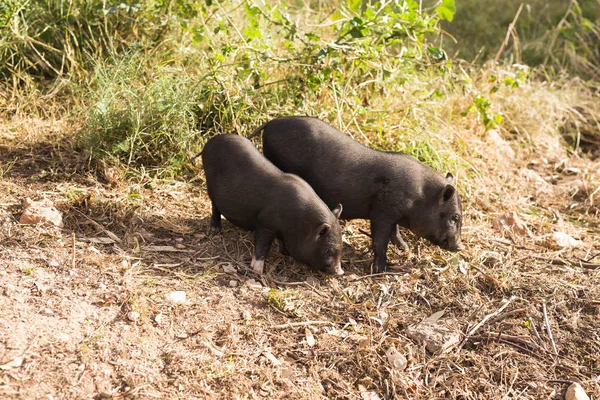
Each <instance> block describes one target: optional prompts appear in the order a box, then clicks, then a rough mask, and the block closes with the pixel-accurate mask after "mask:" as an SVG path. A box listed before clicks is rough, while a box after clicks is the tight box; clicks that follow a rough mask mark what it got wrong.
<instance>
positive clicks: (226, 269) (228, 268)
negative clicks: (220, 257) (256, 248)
mask: <svg viewBox="0 0 600 400" xmlns="http://www.w3.org/2000/svg"><path fill="white" fill-rule="evenodd" d="M223 272H225V273H226V274H235V273H237V270H236V269H235V267H234V266H233V265H231V264H229V263H227V264H223Z"/></svg>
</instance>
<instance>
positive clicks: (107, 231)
mask: <svg viewBox="0 0 600 400" xmlns="http://www.w3.org/2000/svg"><path fill="white" fill-rule="evenodd" d="M73 210H75V211H76V212H77V213H79V214H80V215H81V216H82V217H83V218H85V219H87V220H88V221H89V222H90V223H91V224H92V225H94V226H95V227H96V228H98V229H99V230H101V231H102V232H104V233H106V235H107V236H108V237H109V238H111V239H112V240H114V241H115V242H119V243H121V242H122V240H121V238H119V237H118V236H117V235H115V234H114V233H112V232H111V231H109V230H108V229H106V228H105V227H104V226H102V224H100V223H98V222H96V221H94V220H93V219H91V218H90V217H88V216H87V215H85V214H84V213H82V212H81V211H79V210H78V209H76V208H73Z"/></svg>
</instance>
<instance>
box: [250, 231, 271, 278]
mask: <svg viewBox="0 0 600 400" xmlns="http://www.w3.org/2000/svg"><path fill="white" fill-rule="evenodd" d="M273 239H275V234H274V233H273V232H271V231H269V230H268V229H264V228H257V229H256V231H255V232H254V257H252V262H251V263H250V266H251V267H252V269H253V270H254V272H258V273H259V274H262V273H263V268H264V266H265V257H267V253H268V252H269V249H270V248H271V243H272V242H273Z"/></svg>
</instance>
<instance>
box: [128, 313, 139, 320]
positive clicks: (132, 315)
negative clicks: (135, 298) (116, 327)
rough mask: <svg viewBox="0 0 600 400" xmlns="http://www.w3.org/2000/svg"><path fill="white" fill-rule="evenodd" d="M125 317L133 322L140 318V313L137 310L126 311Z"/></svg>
mask: <svg viewBox="0 0 600 400" xmlns="http://www.w3.org/2000/svg"><path fill="white" fill-rule="evenodd" d="M127 318H128V319H129V320H130V321H132V322H135V321H137V320H138V319H140V313H139V312H137V311H130V312H128V313H127Z"/></svg>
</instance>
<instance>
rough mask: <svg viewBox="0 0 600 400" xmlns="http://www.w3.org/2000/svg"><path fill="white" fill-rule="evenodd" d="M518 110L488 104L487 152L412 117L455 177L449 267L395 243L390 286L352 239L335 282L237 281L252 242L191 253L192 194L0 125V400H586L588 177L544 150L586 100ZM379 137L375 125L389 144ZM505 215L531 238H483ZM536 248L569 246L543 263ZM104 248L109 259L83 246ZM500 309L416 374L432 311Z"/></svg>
mask: <svg viewBox="0 0 600 400" xmlns="http://www.w3.org/2000/svg"><path fill="white" fill-rule="evenodd" d="M481 81H484V79H482V80H481ZM536 85H537V86H536ZM523 90H525V91H527V94H526V95H523V94H522V95H521V96H520V97H518V98H517V97H513V95H511V94H510V93H509V92H507V93H502V92H498V93H497V94H495V97H494V99H493V101H494V104H495V105H497V107H499V108H500V109H501V110H502V112H503V113H504V115H505V119H506V120H507V121H509V122H508V123H507V124H505V125H504V126H509V127H510V128H508V129H506V130H505V129H500V130H499V131H498V135H494V134H490V133H485V132H484V131H483V130H482V129H480V128H479V124H478V123H477V122H476V116H475V115H474V114H470V115H469V116H467V117H466V118H465V119H463V120H461V123H460V125H459V124H458V122H457V117H456V116H452V115H451V113H450V110H449V108H444V104H441V105H440V104H433V105H432V106H431V107H430V108H427V107H423V109H424V110H425V111H423V112H424V114H423V116H422V120H423V121H425V120H428V119H429V120H430V121H431V120H437V121H442V122H444V121H445V122H444V123H440V124H439V126H440V130H439V131H438V132H437V133H436V134H435V135H434V136H433V140H434V141H435V143H438V144H439V147H438V148H440V149H445V150H444V151H449V152H453V154H455V155H456V158H457V159H458V160H459V161H458V162H457V163H456V165H457V166H458V168H459V172H460V173H461V175H459V176H460V178H461V179H460V181H459V182H460V188H461V190H462V192H463V209H464V210H465V218H466V224H465V225H466V226H465V227H464V231H463V238H464V240H465V244H466V246H467V250H466V251H465V252H463V253H461V254H451V253H447V252H444V251H442V250H440V249H438V248H435V247H433V246H430V245H429V244H427V243H425V242H424V241H421V240H418V239H415V238H414V237H413V236H411V235H408V236H409V242H410V244H411V248H412V250H413V251H412V253H411V254H404V253H401V252H399V251H398V250H396V249H393V248H392V249H390V250H389V254H388V256H389V258H390V259H391V260H392V261H393V262H394V263H396V264H397V266H398V267H397V269H395V270H394V271H392V272H393V273H391V274H385V275H379V276H368V275H369V274H370V263H371V258H372V254H371V253H370V240H369V238H368V237H366V236H365V235H364V234H362V233H361V232H360V229H363V230H368V224H367V223H365V222H364V221H352V222H349V223H345V224H344V229H343V234H344V243H345V249H344V256H343V264H344V269H345V270H346V275H344V276H342V277H329V276H325V275H320V274H318V273H315V272H312V271H310V270H309V269H307V268H306V267H304V266H302V265H300V264H298V263H296V262H294V261H293V260H291V259H289V258H286V257H284V256H281V255H279V254H278V253H276V252H275V251H272V252H271V253H270V255H269V257H268V259H267V268H266V274H265V275H264V276H257V275H255V274H254V273H253V272H252V271H251V270H250V269H249V268H248V261H249V259H250V257H251V254H252V236H251V234H250V233H247V232H243V231H241V230H239V229H237V228H235V227H233V226H232V225H231V224H229V223H227V222H226V223H225V224H224V230H223V233H222V234H220V235H218V236H216V237H206V236H205V235H204V233H206V232H207V231H208V220H209V216H210V204H209V202H208V199H207V196H206V193H205V190H204V187H203V184H202V179H198V180H197V181H196V182H194V183H186V182H179V181H157V180H153V179H151V178H149V177H147V176H144V175H142V174H137V175H135V176H134V177H132V178H130V179H127V180H125V179H124V178H123V176H124V175H125V172H127V171H120V170H118V169H116V170H114V169H112V170H107V169H98V170H96V169H93V170H91V169H90V168H89V166H88V165H87V164H86V159H85V158H84V157H82V156H81V155H80V153H79V152H78V151H77V150H76V149H74V148H73V147H72V146H71V145H70V143H71V142H70V140H69V138H70V134H71V133H72V130H73V127H72V126H70V125H69V124H68V123H65V122H63V121H47V120H33V119H32V120H24V119H15V120H10V121H5V124H4V127H3V128H1V131H0V150H1V154H2V158H1V159H0V174H1V177H2V179H1V180H0V188H1V190H0V237H1V241H0V265H1V268H0V274H1V278H0V309H1V310H2V318H0V368H2V369H0V394H1V395H2V397H3V398H45V397H47V398H74V399H75V398H77V399H80V398H121V397H131V398H223V399H230V398H240V399H242V398H262V397H267V398H297V399H305V398H350V399H357V398H361V396H362V398H375V397H368V396H370V394H368V393H366V392H374V393H377V395H378V396H379V398H414V399H431V398H459V399H501V398H511V397H518V398H522V399H539V398H560V396H561V394H562V392H563V390H564V389H565V388H566V384H565V383H564V382H563V381H570V380H577V381H580V382H581V383H582V385H583V387H584V388H585V389H586V391H587V393H588V394H590V395H592V396H593V397H599V396H600V382H599V381H598V376H599V375H600V358H599V356H598V354H600V322H599V321H600V318H599V314H600V297H599V295H598V292H597V288H598V287H599V285H600V263H599V261H598V254H599V252H600V244H599V242H598V238H599V237H600V227H599V222H600V217H599V214H598V213H599V208H598V199H597V197H598V193H599V192H598V188H599V187H600V163H599V162H598V161H591V160H590V159H588V158H580V157H578V156H576V155H569V154H568V153H567V152H566V151H565V150H564V147H563V145H562V143H561V141H560V139H559V138H558V133H557V132H558V129H559V127H560V126H564V125H567V124H568V123H569V121H573V120H576V119H577V118H579V117H578V116H577V114H575V113H573V111H572V110H574V109H575V108H574V107H575V106H577V105H581V104H584V103H585V100H586V99H589V97H586V95H585V93H584V95H582V94H581V93H582V92H581V91H579V92H578V91H575V90H574V89H573V90H570V89H569V88H567V87H563V88H560V90H559V89H555V88H551V87H547V86H543V85H541V84H535V85H534V84H532V86H531V87H527V88H523ZM514 96H516V95H514ZM578 96H583V97H581V98H578ZM524 99H527V101H529V102H530V104H527V105H521V104H520V103H519V102H520V101H523V100H524ZM461 102H464V103H466V102H467V100H465V99H464V98H460V97H455V98H451V99H449V100H448V103H447V104H446V105H448V104H450V103H454V104H455V105H456V104H458V106H457V107H456V108H460V104H461ZM585 104H587V105H586V107H587V108H586V110H588V112H590V114H589V115H595V116H596V117H597V116H598V114H597V112H598V109H597V108H596V109H595V110H594V109H593V107H594V105H593V103H589V104H588V103H585ZM590 104H591V105H590ZM595 107H597V105H596V106H595ZM541 111H543V112H541ZM428 113H429V114H428ZM396 118H397V121H394V120H391V121H390V124H391V125H393V126H398V127H402V121H403V119H402V116H401V115H400V114H398V116H396ZM347 123H348V130H350V131H352V133H353V134H355V137H357V138H360V133H359V132H358V131H357V130H356V129H354V128H355V126H354V125H352V124H351V123H350V122H347ZM424 126H425V125H423V127H422V129H425V128H424ZM459 126H462V127H463V128H462V129H459V128H458V127H459ZM389 129H391V128H389ZM417 129H419V128H417ZM515 132H516V133H515ZM363 133H364V134H365V135H370V133H369V132H368V130H366V129H365V132H363ZM386 133H389V131H386ZM368 138H369V140H372V141H373V142H377V140H378V139H377V138H376V137H373V136H368ZM361 140H362V139H361ZM575 168H577V169H575ZM199 173H200V172H199ZM200 174H201V173H200ZM25 197H31V198H33V199H41V198H47V199H50V200H52V201H53V202H54V204H55V205H56V206H57V207H58V208H59V209H60V210H61V212H62V213H63V217H64V221H65V227H64V229H58V228H53V227H46V226H23V225H19V224H18V223H17V221H18V217H19V215H20V212H21V208H20V203H21V200H22V199H23V198H25ZM507 211H514V212H515V213H516V214H517V215H518V216H519V217H520V218H521V219H522V220H523V221H524V222H525V223H526V225H527V228H528V229H529V231H530V233H531V234H530V235H518V234H516V233H514V232H512V231H498V230H495V229H494V228H493V226H492V222H493V221H494V220H495V219H496V218H497V217H498V216H500V215H502V214H504V213H505V212H507ZM553 232H566V233H568V234H570V235H572V236H573V237H575V238H577V239H581V240H582V241H583V242H584V246H583V247H581V248H577V249H560V248H557V247H555V246H554V245H553V244H552V240H551V236H552V233H553ZM110 237H113V238H114V237H116V238H117V241H116V242H114V243H109V244H97V243H91V242H90V240H95V239H96V238H110ZM151 246H171V250H178V251H164V248H163V251H152V249H153V247H151ZM154 249H156V247H154ZM580 261H584V262H585V263H584V264H581V263H580ZM232 268H234V270H233V269H232ZM225 271H227V272H225ZM251 279H252V280H255V281H257V282H260V284H261V286H260V287H257V286H256V285H254V286H249V285H248V281H249V280H251ZM175 290H184V291H186V293H187V298H188V301H187V303H186V304H182V305H176V306H175V305H172V304H170V303H169V302H168V301H167V300H166V298H165V296H166V295H167V294H169V293H170V292H172V291H175ZM510 298H512V301H511V303H510V304H509V305H508V306H507V307H506V309H504V310H503V311H502V312H500V313H499V314H498V315H497V316H495V317H493V318H491V319H490V320H488V321H487V322H486V323H484V324H483V325H482V326H481V327H480V328H479V329H478V330H476V331H475V332H474V333H473V334H472V336H470V337H469V338H468V340H466V342H465V343H464V345H463V347H462V348H461V349H460V350H459V349H458V348H454V349H452V350H451V351H449V352H447V353H445V354H435V355H432V354H429V353H428V352H427V351H426V350H425V348H424V346H422V345H421V344H420V343H417V342H414V341H413V340H411V339H410V338H408V337H407V335H406V328H407V326H409V325H412V324H415V323H417V322H419V321H421V320H423V319H424V318H426V317H428V316H429V315H431V314H433V313H435V312H437V311H440V310H445V312H446V315H445V317H446V318H449V319H454V320H456V323H455V325H456V328H457V329H460V331H461V332H463V333H466V332H469V331H470V330H471V329H472V328H473V327H475V326H476V325H477V324H478V323H481V322H482V321H483V320H484V319H485V318H486V316H488V315H490V314H493V313H495V312H497V311H498V310H499V309H500V308H501V307H502V305H503V304H505V303H504V301H505V300H507V299H510ZM544 305H545V307H546V309H547V315H548V322H547V323H546V322H545V318H544V315H543V307H544ZM131 311H134V312H137V313H139V319H137V320H135V321H131V320H130V319H129V318H128V313H130V312H131ZM158 316H160V317H158ZM157 317H158V318H157ZM546 326H548V327H549V329H550V331H551V333H552V336H553V339H551V338H550V336H549V335H548V332H547V329H546ZM307 332H310V333H307ZM311 336H312V337H313V338H314V343H312V340H311V339H310V337H311ZM552 342H554V345H555V346H556V349H557V353H558V354H554V351H553V343H552ZM392 346H394V347H395V348H396V349H398V350H399V351H400V353H402V354H403V355H405V356H406V358H407V359H408V366H407V368H406V369H405V370H403V371H400V370H397V369H394V368H392V367H391V366H390V364H389V363H388V361H387V358H386V355H385V353H386V351H387V350H388V349H389V348H390V347H392ZM20 360H22V363H20ZM361 391H362V392H363V393H362V394H361Z"/></svg>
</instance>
